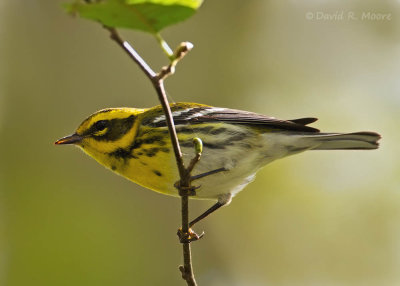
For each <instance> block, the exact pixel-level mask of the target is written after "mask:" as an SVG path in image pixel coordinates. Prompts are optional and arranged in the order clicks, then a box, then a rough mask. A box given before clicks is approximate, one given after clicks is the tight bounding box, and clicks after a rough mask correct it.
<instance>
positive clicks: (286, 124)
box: [145, 105, 319, 132]
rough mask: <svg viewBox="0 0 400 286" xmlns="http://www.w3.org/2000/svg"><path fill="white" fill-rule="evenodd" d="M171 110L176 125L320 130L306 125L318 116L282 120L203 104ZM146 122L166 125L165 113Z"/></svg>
mask: <svg viewBox="0 0 400 286" xmlns="http://www.w3.org/2000/svg"><path fill="white" fill-rule="evenodd" d="M171 110H172V115H173V118H174V122H175V125H180V124H184V125H185V124H200V123H206V122H226V123H230V124H246V125H253V126H258V127H265V128H272V129H279V130H287V131H298V132H319V130H318V129H316V128H313V127H309V126H306V125H307V124H310V123H312V122H314V121H316V120H317V119H316V118H300V119H293V120H280V119H276V118H274V117H268V116H265V115H261V114H257V113H253V112H248V111H242V110H236V109H229V108H219V107H211V106H203V105H201V106H194V107H193V106H192V107H188V106H183V107H182V105H179V106H174V105H172V106H171ZM146 123H147V124H145V125H151V126H154V127H161V126H166V121H165V116H164V114H163V113H160V115H159V116H155V117H153V119H152V120H151V121H148V122H146Z"/></svg>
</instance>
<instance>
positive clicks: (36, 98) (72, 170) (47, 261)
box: [0, 0, 400, 286]
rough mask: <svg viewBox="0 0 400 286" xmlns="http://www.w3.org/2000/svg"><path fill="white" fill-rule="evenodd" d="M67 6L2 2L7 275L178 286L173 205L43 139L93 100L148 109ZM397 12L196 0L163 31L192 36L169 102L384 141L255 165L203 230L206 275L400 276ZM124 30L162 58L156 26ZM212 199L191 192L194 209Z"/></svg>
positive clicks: (141, 80)
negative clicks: (310, 119)
mask: <svg viewBox="0 0 400 286" xmlns="http://www.w3.org/2000/svg"><path fill="white" fill-rule="evenodd" d="M63 2H64V1H60V0H57V1H45V0H29V1H23V0H1V1H0V133H1V137H0V138H1V140H0V146H1V148H0V154H1V157H0V158H1V159H0V162H1V163H0V188H1V190H0V285H6V286H23V285H31V286H34V285H41V286H50V285H51V286H53V285H59V286H62V285H68V286H70V285H75V286H79V285H85V286H90V285H116V286H117V285H118V286H119V285H184V282H183V281H182V280H181V278H180V273H179V271H178V269H177V266H178V265H179V264H180V263H181V246H180V245H179V243H178V240H177V237H176V234H175V233H176V229H177V227H178V226H179V221H180V216H179V212H180V209H179V208H180V202H179V200H178V199H176V198H173V197H167V196H163V195H160V194H157V193H153V192H150V191H147V190H145V189H143V188H141V187H139V186H136V185H135V184H133V183H131V182H129V181H127V180H125V179H123V178H121V177H119V176H116V175H114V174H112V173H111V172H109V171H107V170H106V169H104V168H103V167H102V166H100V165H98V164H97V163H96V162H95V161H94V160H92V159H90V158H89V157H88V156H86V155H84V154H83V153H82V152H81V151H79V150H78V149H77V148H74V147H71V146H63V147H56V146H54V145H53V142H54V141H55V140H56V139H58V138H59V137H62V136H64V135H67V134H70V133H71V132H73V131H74V129H75V128H76V127H77V126H78V124H79V123H80V122H81V121H82V120H83V119H84V118H85V117H86V116H87V115H89V114H91V113H92V112H94V111H96V110H98V109H101V108H105V107H118V106H134V107H150V106H153V105H156V104H158V102H157V100H156V96H155V93H154V91H153V89H152V86H151V85H150V83H149V81H148V80H147V79H146V78H145V77H144V75H143V74H142V73H141V72H140V71H139V69H138V68H137V66H136V65H135V64H133V63H132V62H131V61H130V60H129V59H128V58H127V56H126V55H125V54H124V53H123V52H122V50H120V48H119V47H117V46H116V45H115V43H114V42H112V41H111V40H109V38H108V34H107V32H106V31H105V30H103V29H102V28H101V27H100V26H99V25H97V24H96V23H93V22H90V21H87V20H83V19H79V18H72V17H70V16H68V15H66V14H65V13H64V12H63V10H62V9H61V7H60V6H61V4H62V3H63ZM399 9H400V2H399V1H394V0H390V1H389V0H388V1H381V0H374V1H372V0H369V1H349V0H346V1H344V0H343V1H338V0H332V1H322V0H307V1H289V0H285V1H282V0H275V1H256V0H251V1H240V0H236V1H232V0H224V1H210V0H208V1H207V0H206V1H205V3H204V4H203V6H202V7H201V9H200V10H199V12H198V13H197V14H196V15H195V16H194V17H193V18H191V19H189V20H188V21H186V22H184V23H181V24H178V25H176V26H173V27H170V28H168V29H167V30H165V31H164V33H163V35H164V37H165V38H166V40H167V41H168V42H169V43H170V44H171V45H172V46H176V45H177V44H178V43H179V42H180V41H183V40H189V41H191V42H193V43H194V45H195V48H194V50H193V51H192V52H191V53H190V55H188V56H187V57H186V58H185V59H184V60H183V61H182V62H181V63H180V64H179V66H178V69H177V73H176V75H175V76H173V77H171V78H169V79H168V81H167V83H166V86H167V89H168V93H169V96H170V99H171V100H172V101H193V102H201V103H206V104H210V105H214V106H224V107H231V108H237V109H244V110H250V111H254V112H259V113H263V114H268V115H271V116H276V117H279V118H286V119H292V118H297V117H303V116H315V117H318V118H320V120H319V121H318V122H316V123H315V124H314V126H316V127H317V128H320V129H323V130H325V131H349V132H350V131H361V130H372V131H378V132H379V133H381V134H382V135H383V140H382V142H381V148H380V149H379V150H377V151H330V152H322V151H314V152H307V153H303V154H300V155H296V156H293V157H290V158H286V159H284V160H281V161H277V162H274V163H273V164H271V165H268V166H267V167H265V168H264V169H263V170H261V171H260V172H259V173H258V176H257V179H256V181H255V182H254V183H252V184H251V185H250V186H248V187H247V188H246V189H245V191H244V192H242V193H240V194H239V195H238V196H237V197H236V198H235V199H234V201H233V203H232V204H231V205H230V206H229V207H227V208H224V209H223V210H221V211H219V212H218V213H216V214H215V215H213V216H212V217H210V218H209V219H207V220H206V221H204V222H203V223H201V224H199V225H198V226H196V230H197V231H201V230H205V231H206V236H205V238H204V239H203V240H201V241H200V242H196V243H195V244H193V257H194V267H195V273H196V276H197V279H198V282H199V284H200V285H218V286H219V285H221V286H222V285H282V286H286V285H295V286H297V285H324V286H331V285H332V286H333V285H335V286H336V285H352V286H357V285H363V286H366V285H380V286H389V285H400V271H399V269H400V224H399V222H400V195H399V191H400V188H399V185H400V177H399V176H400V160H399V159H400V158H399V142H400V129H399V123H400V81H399V74H400V10H399ZM368 12H371V13H382V14H385V15H390V17H389V18H390V19H387V18H386V19H383V20H372V19H368V18H367V19H365V18H364V19H362V13H368ZM349 13H353V14H354V15H355V17H357V19H352V18H349V17H348V16H349ZM341 14H342V16H340V15H341ZM321 15H328V16H324V17H329V15H330V16H331V18H332V17H333V19H320V18H321V17H322V16H321ZM334 15H338V16H336V17H335V16H334ZM121 33H122V34H123V36H124V37H126V38H127V39H129V40H130V41H131V43H132V44H133V45H134V46H135V47H136V48H137V50H138V51H139V52H140V53H141V54H142V56H143V57H144V58H145V59H146V60H148V62H149V63H150V64H151V65H152V66H153V67H154V68H155V69H158V68H159V67H160V66H162V65H163V64H165V63H166V59H165V57H164V55H163V54H162V53H161V52H160V50H159V47H158V45H157V43H156V41H155V40H154V39H153V38H152V37H151V36H149V35H147V34H143V33H138V32H130V31H126V30H122V31H121ZM210 204H211V202H207V201H195V202H192V204H191V212H192V216H194V215H196V214H199V213H200V212H201V211H203V210H204V209H205V208H207V207H208V206H210Z"/></svg>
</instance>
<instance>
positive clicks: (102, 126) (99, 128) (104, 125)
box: [91, 120, 109, 132]
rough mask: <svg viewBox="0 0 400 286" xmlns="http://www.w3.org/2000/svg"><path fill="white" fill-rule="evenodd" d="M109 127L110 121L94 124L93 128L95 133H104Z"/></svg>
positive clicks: (100, 121)
mask: <svg viewBox="0 0 400 286" xmlns="http://www.w3.org/2000/svg"><path fill="white" fill-rule="evenodd" d="M108 125H109V121H108V120H99V121H97V122H96V123H94V124H93V126H92V128H91V129H93V131H95V132H96V131H102V130H104V129H105V128H107V127H108Z"/></svg>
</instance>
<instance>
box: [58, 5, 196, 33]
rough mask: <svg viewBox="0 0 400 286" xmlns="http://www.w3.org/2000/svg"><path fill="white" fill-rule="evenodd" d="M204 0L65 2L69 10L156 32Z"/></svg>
mask: <svg viewBox="0 0 400 286" xmlns="http://www.w3.org/2000/svg"><path fill="white" fill-rule="evenodd" d="M202 1H203V0H92V1H83V0H77V1H75V2H74V3H69V4H64V7H65V8H66V10H67V11H68V12H70V13H73V14H75V13H77V14H79V15H80V16H81V17H83V18H86V19H91V20H95V21H99V22H100V23H102V24H103V25H106V26H109V27H115V28H129V29H135V30H141V31H145V32H148V33H152V34H157V33H158V32H159V31H160V30H161V29H163V28H165V27H167V26H170V25H173V24H176V23H178V22H181V21H183V20H185V19H187V18H189V17H190V16H192V15H193V14H194V13H195V12H196V10H197V9H198V8H199V7H200V5H201V3H202Z"/></svg>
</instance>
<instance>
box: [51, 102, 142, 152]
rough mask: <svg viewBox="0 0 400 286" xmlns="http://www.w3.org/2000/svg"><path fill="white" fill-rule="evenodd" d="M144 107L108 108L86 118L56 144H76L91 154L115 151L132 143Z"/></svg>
mask: <svg viewBox="0 0 400 286" xmlns="http://www.w3.org/2000/svg"><path fill="white" fill-rule="evenodd" d="M142 112H143V109H136V108H108V109H103V110H100V111H97V112H96V113H94V114H92V115H90V116H89V117H88V118H86V119H85V120H84V121H83V122H82V123H81V125H79V127H78V129H77V130H76V131H75V133H74V134H72V135H68V136H66V137H63V138H61V139H59V140H57V141H56V142H55V144H56V145H61V144H74V145H77V146H79V147H81V148H82V149H83V150H84V151H85V152H87V153H88V154H89V155H91V156H96V154H105V153H110V152H113V151H115V150H117V149H119V148H124V147H127V146H129V144H131V143H132V141H133V138H134V136H135V134H136V131H137V128H138V124H139V120H137V119H138V116H139V115H140V114H141V113H142Z"/></svg>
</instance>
